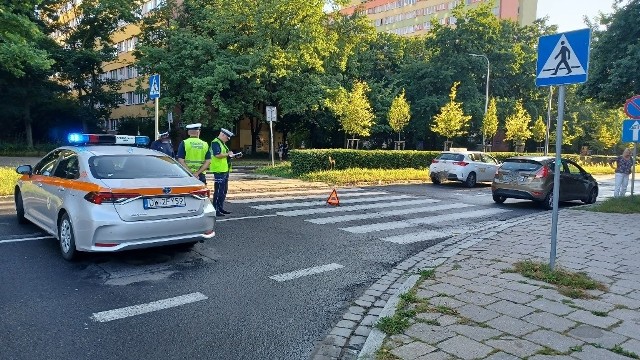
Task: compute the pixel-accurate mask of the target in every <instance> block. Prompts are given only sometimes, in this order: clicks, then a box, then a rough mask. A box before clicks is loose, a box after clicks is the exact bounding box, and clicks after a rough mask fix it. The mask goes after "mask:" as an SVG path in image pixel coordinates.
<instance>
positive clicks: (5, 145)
mask: <svg viewBox="0 0 640 360" xmlns="http://www.w3.org/2000/svg"><path fill="white" fill-rule="evenodd" d="M58 146H60V144H34V145H33V148H28V147H27V146H26V145H25V144H17V143H9V142H0V155H1V156H44V155H46V154H47V153H48V152H49V151H51V150H53V149H55V148H57V147H58Z"/></svg>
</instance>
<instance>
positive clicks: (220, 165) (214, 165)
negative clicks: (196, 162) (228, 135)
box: [209, 138, 230, 173]
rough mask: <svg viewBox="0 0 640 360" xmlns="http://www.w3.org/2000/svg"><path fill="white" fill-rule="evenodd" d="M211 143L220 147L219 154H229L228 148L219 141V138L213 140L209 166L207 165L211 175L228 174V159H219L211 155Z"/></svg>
mask: <svg viewBox="0 0 640 360" xmlns="http://www.w3.org/2000/svg"><path fill="white" fill-rule="evenodd" d="M213 143H218V144H219V145H220V152H221V153H223V154H226V153H228V152H229V148H228V147H227V145H226V144H225V143H224V142H223V141H222V140H220V138H215V139H213V141H212V142H211V164H210V165H209V171H211V172H213V173H225V172H229V170H230V169H229V158H228V157H227V156H225V157H223V158H222V159H219V158H217V157H215V156H214V155H213Z"/></svg>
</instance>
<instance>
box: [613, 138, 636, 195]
mask: <svg viewBox="0 0 640 360" xmlns="http://www.w3.org/2000/svg"><path fill="white" fill-rule="evenodd" d="M613 163H616V166H615V167H614V166H613ZM609 165H610V166H611V167H612V168H615V169H616V185H615V188H614V190H613V196H614V197H619V196H624V194H625V193H626V192H627V185H628V184H629V175H631V168H632V167H633V160H632V159H631V150H630V149H629V148H626V149H624V151H623V152H622V155H620V156H618V157H616V158H614V159H611V160H609Z"/></svg>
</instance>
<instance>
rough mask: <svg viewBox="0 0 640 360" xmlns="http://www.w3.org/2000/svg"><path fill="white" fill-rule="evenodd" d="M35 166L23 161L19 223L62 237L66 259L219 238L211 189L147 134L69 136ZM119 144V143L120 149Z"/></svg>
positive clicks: (18, 189) (17, 199)
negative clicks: (82, 253)
mask: <svg viewBox="0 0 640 360" xmlns="http://www.w3.org/2000/svg"><path fill="white" fill-rule="evenodd" d="M68 139H69V142H70V143H71V144H72V145H70V146H62V147H59V148H57V149H55V150H53V151H52V152H50V153H49V154H47V155H46V156H45V157H44V158H42V160H40V161H39V162H38V163H37V164H36V165H35V166H34V167H32V166H31V165H22V166H19V167H18V168H17V169H16V171H17V172H18V173H20V174H22V177H20V179H19V180H18V181H17V184H16V187H15V196H14V198H15V203H16V212H17V216H18V220H19V221H20V222H27V221H30V222H32V223H33V224H35V225H36V226H38V227H40V228H42V229H43V230H44V231H46V232H47V233H49V234H51V235H53V236H55V237H56V239H58V241H59V242H60V249H61V252H62V256H63V257H64V258H65V259H67V260H71V259H73V258H74V257H75V256H76V255H77V253H78V251H88V252H113V251H120V250H128V249H137V248H148V247H155V246H161V245H169V244H187V245H191V244H195V243H197V242H198V241H202V240H205V239H210V238H212V237H214V235H215V231H214V227H215V209H214V208H213V206H212V205H211V202H210V201H209V190H208V189H207V187H206V186H205V185H204V184H203V183H202V182H200V181H198V179H196V178H194V177H193V176H192V175H191V173H190V172H189V171H188V170H187V169H185V168H184V167H183V166H182V165H180V163H178V162H177V161H175V160H174V159H172V158H171V157H168V156H166V155H164V154H162V153H160V152H157V151H155V150H150V149H146V148H143V147H142V146H146V145H147V144H148V143H149V138H148V137H146V136H126V135H107V134H99V135H94V134H70V135H69V137H68ZM116 145H121V146H116Z"/></svg>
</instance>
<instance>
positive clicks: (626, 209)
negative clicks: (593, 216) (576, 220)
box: [580, 195, 640, 214]
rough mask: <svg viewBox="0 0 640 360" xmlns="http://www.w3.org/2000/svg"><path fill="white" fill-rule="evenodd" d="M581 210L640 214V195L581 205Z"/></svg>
mask: <svg viewBox="0 0 640 360" xmlns="http://www.w3.org/2000/svg"><path fill="white" fill-rule="evenodd" d="M580 210H587V211H594V212H604V213H618V214H638V213H640V195H634V196H624V197H617V198H609V199H607V200H605V201H603V202H601V203H597V204H593V205H589V206H585V207H580Z"/></svg>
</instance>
